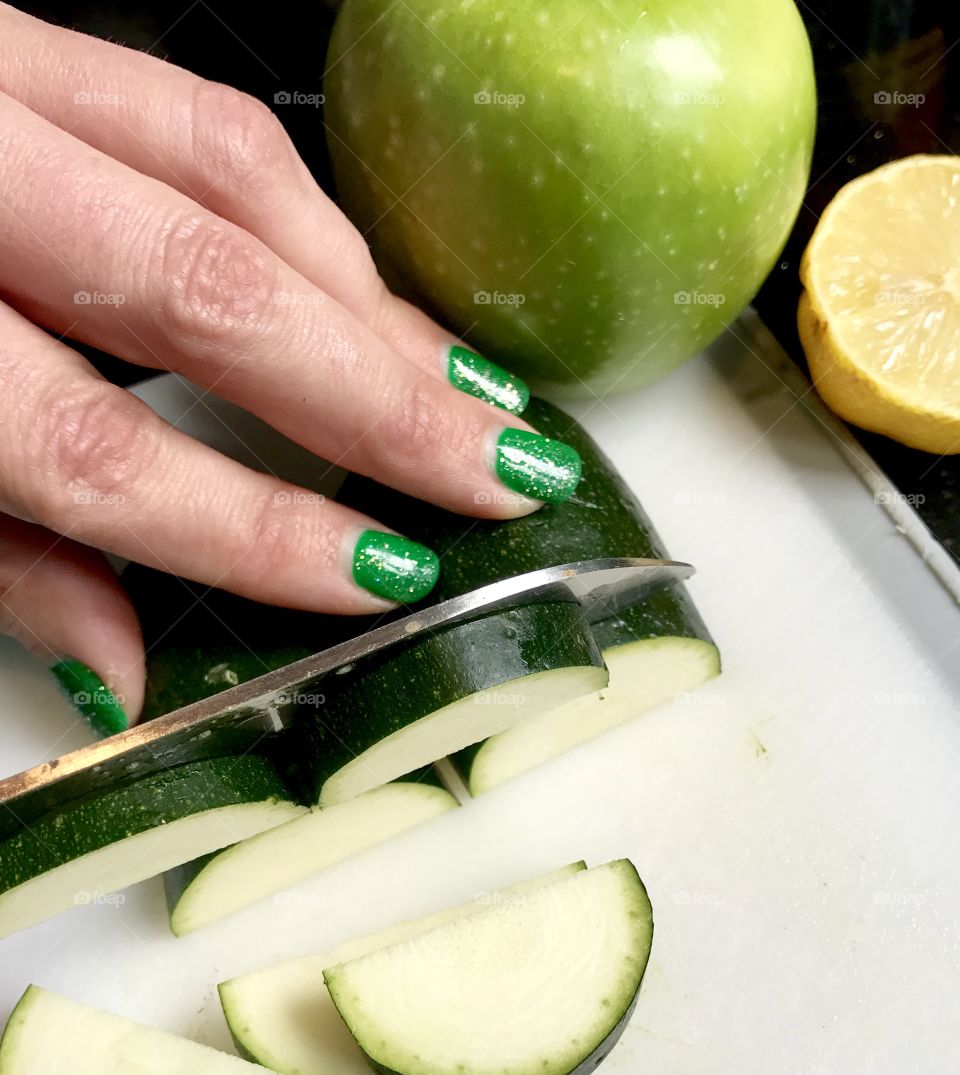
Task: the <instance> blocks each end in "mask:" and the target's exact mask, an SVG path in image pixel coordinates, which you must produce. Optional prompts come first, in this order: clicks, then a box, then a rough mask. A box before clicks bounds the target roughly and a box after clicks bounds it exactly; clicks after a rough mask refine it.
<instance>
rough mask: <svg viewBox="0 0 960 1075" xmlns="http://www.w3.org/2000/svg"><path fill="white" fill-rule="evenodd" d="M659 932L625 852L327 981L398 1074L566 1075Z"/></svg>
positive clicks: (601, 1032) (586, 1051) (609, 1039)
mask: <svg viewBox="0 0 960 1075" xmlns="http://www.w3.org/2000/svg"><path fill="white" fill-rule="evenodd" d="M652 932H653V921H652V917H651V915H650V905H649V902H648V900H647V896H646V892H645V891H644V888H643V884H642V883H641V881H640V879H639V877H638V876H637V873H636V870H635V869H634V868H633V866H632V865H631V864H630V863H629V862H627V861H626V860H620V861H618V862H612V863H608V864H607V865H606V866H598V867H596V868H595V869H592V870H586V871H585V872H583V873H579V874H577V875H575V876H574V877H571V878H568V879H567V880H565V881H560V882H558V883H557V884H554V885H549V886H547V887H545V888H538V889H536V890H534V891H533V892H529V893H527V894H525V895H523V896H521V897H519V898H517V899H516V900H514V901H511V902H504V903H501V904H498V905H496V906H493V907H489V908H487V909H485V910H484V911H482V912H480V913H479V914H474V915H468V916H467V917H466V918H461V919H459V920H457V921H455V922H451V923H449V924H447V925H445V926H441V927H440V928H438V929H434V930H431V931H429V932H427V933H423V934H421V935H419V936H417V937H414V938H412V939H409V940H406V941H403V942H401V943H399V944H394V945H391V946H390V947H388V948H381V949H379V950H377V951H375V952H371V953H369V954H368V955H365V956H361V957H359V958H355V959H353V960H351V961H350V962H347V963H343V964H340V965H339V966H335V967H330V968H328V969H327V970H325V971H324V979H325V980H326V982H327V987H328V989H329V991H330V995H331V997H332V998H333V1001H334V1003H335V1004H336V1006H337V1009H338V1010H339V1012H340V1014H341V1016H342V1017H343V1019H344V1021H345V1022H346V1023H347V1025H348V1026H349V1028H350V1031H351V1033H352V1034H353V1036H354V1038H356V1040H357V1043H358V1044H359V1045H360V1047H361V1048H362V1049H363V1051H364V1052H365V1053H366V1054H367V1056H368V1057H369V1058H370V1060H371V1061H372V1062H373V1064H374V1065H375V1066H378V1067H379V1069H385V1070H387V1071H391V1072H396V1073H398V1075H448V1073H454V1072H469V1073H470V1075H503V1073H504V1072H510V1075H569V1073H571V1072H575V1071H586V1068H587V1063H588V1062H589V1064H590V1066H591V1067H592V1066H593V1064H594V1063H595V1062H598V1058H602V1056H603V1055H605V1054H606V1051H608V1049H609V1048H610V1047H612V1044H613V1043H614V1042H615V1041H616V1039H617V1037H618V1036H619V1034H620V1033H621V1032H622V1029H623V1025H624V1022H625V1019H626V1017H627V1016H628V1014H629V1012H630V1011H631V1009H632V1006H633V1004H634V1001H635V999H636V996H637V992H638V990H639V987H640V981H641V979H642V977H643V972H644V969H645V967H646V963H647V958H648V955H649V951H650V941H651V937H652Z"/></svg>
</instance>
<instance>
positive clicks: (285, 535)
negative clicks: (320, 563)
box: [237, 493, 323, 578]
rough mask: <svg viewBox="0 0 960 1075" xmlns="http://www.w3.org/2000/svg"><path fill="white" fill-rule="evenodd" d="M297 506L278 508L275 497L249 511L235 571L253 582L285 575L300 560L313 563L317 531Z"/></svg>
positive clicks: (267, 498)
mask: <svg viewBox="0 0 960 1075" xmlns="http://www.w3.org/2000/svg"><path fill="white" fill-rule="evenodd" d="M311 514H312V513H310V512H308V511H304V510H303V508H302V506H300V505H296V506H294V505H291V504H289V503H284V504H281V503H280V501H279V500H278V498H277V496H276V494H275V493H271V494H270V495H269V496H265V497H262V498H261V499H260V501H259V502H258V503H256V504H255V505H254V507H253V508H252V514H251V517H250V523H249V527H248V529H247V537H246V540H245V545H246V552H245V555H244V557H243V560H242V562H241V563H240V564H238V565H237V566H238V567H242V569H243V572H244V574H251V575H252V576H254V577H257V578H263V577H270V574H271V573H274V574H275V573H276V572H278V571H279V572H285V571H286V570H287V568H288V567H289V566H290V565H291V564H293V563H297V562H298V561H302V560H303V559H304V557H310V562H317V561H316V556H317V553H318V551H319V552H321V553H323V550H322V549H317V548H316V547H314V546H316V545H317V528H316V527H315V526H314V525H312V524H311Z"/></svg>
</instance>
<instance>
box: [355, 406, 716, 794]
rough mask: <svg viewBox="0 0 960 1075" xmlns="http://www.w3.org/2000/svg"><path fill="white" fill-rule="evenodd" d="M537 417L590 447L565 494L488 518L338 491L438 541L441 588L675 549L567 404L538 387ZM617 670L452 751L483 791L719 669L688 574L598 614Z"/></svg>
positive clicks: (377, 493) (603, 644)
mask: <svg viewBox="0 0 960 1075" xmlns="http://www.w3.org/2000/svg"><path fill="white" fill-rule="evenodd" d="M524 418H525V419H527V420H528V421H529V422H530V423H531V424H532V425H533V426H534V427H535V428H536V429H538V430H540V432H542V433H544V434H545V435H546V436H549V437H554V438H557V439H560V440H563V441H564V442H565V443H567V444H570V445H571V446H572V447H574V448H575V449H576V450H577V452H578V453H579V454H580V457H581V459H582V461H583V477H582V478H581V481H580V485H579V487H578V489H577V492H576V493H575V494H574V495H573V496H572V497H571V498H570V499H569V500H567V501H566V502H565V503H562V504H546V505H544V507H542V508H541V509H540V510H539V511H538V512H537V513H536V514H535V515H530V516H526V517H524V518H520V519H512V520H508V521H506V522H493V521H477V520H476V519H464V518H463V517H461V516H457V515H453V514H451V513H449V512H445V511H442V510H440V509H438V508H433V507H430V506H428V505H423V504H416V507H415V509H414V507H413V503H412V502H411V501H410V500H409V498H407V497H404V496H403V495H402V494H399V493H396V492H393V491H391V490H386V489H383V488H382V487H380V486H378V485H376V483H374V482H372V481H370V480H369V479H366V478H357V477H354V476H351V477H349V478H348V479H347V481H346V482H345V483H344V486H343V488H342V490H341V492H340V494H339V497H338V499H340V500H341V501H343V502H344V503H346V504H348V505H349V506H351V507H354V508H357V509H358V510H360V511H374V512H376V513H377V516H378V518H380V519H381V520H382V521H383V522H384V523H386V524H387V525H389V526H393V527H395V528H401V527H402V528H403V529H404V532H405V533H407V534H409V536H410V537H412V538H414V539H416V540H417V541H422V542H424V543H425V544H427V545H429V546H430V547H431V548H433V549H434V550H435V551H436V552H437V554H438V555H439V556H440V558H441V562H442V564H443V570H442V573H441V576H440V580H439V582H438V584H437V586H436V587H435V589H434V591H433V594H432V595H431V596H432V597H433V598H435V599H436V600H443V599H445V598H448V597H453V596H456V595H457V594H460V593H465V592H467V591H469V590H472V589H475V588H476V587H479V586H484V585H486V584H487V583H490V582H495V581H497V580H499V579H502V578H506V577H509V576H511V575H517V574H520V573H522V572H525V571H534V570H536V569H537V568H541V567H549V566H553V565H556V564H563V563H570V562H573V561H576V560H587V559H597V558H602V557H617V556H638V557H649V558H652V559H668V558H669V556H668V553H667V551H666V549H665V547H664V544H663V542H662V540H661V539H660V537H659V535H658V534H657V532H656V530H655V529H654V527H653V524H652V523H651V521H650V519H649V518H648V516H647V515H646V513H645V512H644V510H643V508H642V507H641V505H640V502H639V501H638V500H637V498H636V496H635V495H634V494H633V492H632V491H631V490H630V488H629V487H628V486H627V485H626V483H625V482H624V481H623V479H622V478H621V477H620V475H619V473H618V472H617V470H616V468H615V467H614V465H613V463H612V462H611V461H610V460H609V459H608V458H607V456H606V455H604V453H603V452H602V451H601V449H600V448H599V447H598V445H597V444H596V443H595V441H594V440H593V439H592V438H591V437H590V436H589V435H588V434H587V433H586V431H585V430H583V429H582V428H581V426H580V425H579V424H578V423H577V422H576V421H575V420H574V419H573V418H571V417H570V416H569V415H567V414H565V413H564V412H563V411H562V410H560V409H559V408H558V407H554V406H553V405H551V404H549V403H546V402H544V401H543V400H539V399H532V400H531V401H530V404H529V406H528V408H527V410H526V411H525V412H524ZM592 630H593V635H594V638H595V639H596V642H597V645H598V646H599V648H600V650H601V652H602V655H603V659H604V662H605V663H606V664H607V667H608V669H609V673H610V681H609V685H608V686H607V687H605V688H604V689H603V690H602V691H601V692H599V693H594V694H592V695H585V696H581V697H579V698H576V699H575V698H573V697H572V696H571V698H570V699H567V700H565V704H564V705H562V706H561V707H559V708H557V709H555V710H551V711H547V712H543V713H541V714H530V715H529V717H528V718H527V719H525V720H523V721H522V722H521V723H519V724H517V725H516V726H515V727H514V728H512V729H511V730H509V731H506V732H504V733H502V734H500V735H498V736H496V737H494V738H492V739H488V740H487V741H486V742H482V743H477V744H475V745H473V746H472V747H469V748H467V749H465V750H464V751H463V752H461V753H458V754H457V755H456V756H455V757H454V758H452V759H451V760H452V761H453V764H454V766H455V767H456V768H457V769H458V770H459V772H460V774H461V776H462V777H463V779H464V782H465V783H466V785H467V787H468V789H469V790H470V791H471V793H473V794H477V793H479V792H481V791H485V790H487V789H489V788H492V787H494V786H496V785H497V784H500V783H502V782H503V781H504V780H506V779H509V778H510V777H512V776H516V775H518V774H519V773H522V772H525V771H526V770H528V769H531V768H533V767H534V766H536V765H539V764H541V763H542V762H545V761H547V760H549V759H550V758H552V757H555V756H556V755H557V754H560V753H562V752H563V751H565V750H568V749H570V748H571V747H573V746H575V745H576V744H578V743H581V742H585V741H587V740H589V739H592V738H594V737H595V736H597V735H599V734H601V733H602V732H604V731H606V730H607V729H609V728H612V727H615V726H616V725H619V724H622V723H624V722H625V721H627V720H629V719H631V718H632V717H634V716H637V715H639V714H640V713H642V712H644V711H646V710H648V709H651V708H653V707H654V706H657V705H660V704H662V703H663V702H666V701H669V700H670V699H671V698H674V697H675V696H676V695H677V694H679V693H682V692H684V691H690V690H693V689H694V688H695V687H697V686H699V685H700V684H701V683H703V682H704V681H705V680H707V679H709V678H711V677H712V676H715V675H717V674H718V673H719V671H720V655H719V651H718V650H717V647H716V646H715V645H714V643H713V640H712V639H711V637H710V634H709V632H708V631H707V628H706V626H705V624H704V622H703V620H702V619H701V617H700V615H699V613H698V612H697V609H696V607H695V606H694V604H693V601H692V600H691V598H690V595H689V592H688V591H687V589H686V587H685V586H683V585H675V586H672V587H670V588H669V589H664V590H660V591H658V592H657V593H654V594H651V595H650V596H649V597H647V598H645V599H644V600H643V601H642V602H640V603H638V604H636V605H633V606H631V607H629V608H626V609H623V610H622V611H621V612H620V613H619V614H618V615H616V616H613V617H610V618H609V619H606V620H603V621H602V622H600V623H597V624H594V625H593V628H592Z"/></svg>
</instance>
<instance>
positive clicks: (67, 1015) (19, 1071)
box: [0, 985, 264, 1075]
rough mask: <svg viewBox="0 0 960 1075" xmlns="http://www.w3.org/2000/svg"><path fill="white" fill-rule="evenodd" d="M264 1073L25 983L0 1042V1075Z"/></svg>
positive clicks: (249, 1074) (243, 1063)
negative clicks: (22, 992) (27, 985)
mask: <svg viewBox="0 0 960 1075" xmlns="http://www.w3.org/2000/svg"><path fill="white" fill-rule="evenodd" d="M257 1072H259V1073H260V1075H264V1069H263V1068H261V1067H255V1066H254V1065H253V1064H249V1063H247V1061H246V1060H240V1059H239V1058H238V1057H236V1056H229V1055H227V1054H226V1053H221V1052H218V1051H217V1050H216V1049H211V1048H210V1047H209V1046H207V1045H198V1044H197V1043H196V1042H192V1041H187V1040H186V1039H185V1038H178V1037H175V1036H174V1035H173V1034H167V1033H166V1032H165V1031H162V1030H154V1029H153V1028H152V1027H147V1026H142V1025H141V1024H140V1023H134V1022H131V1021H130V1020H128V1019H123V1018H121V1017H120V1016H119V1015H113V1014H112V1013H110V1012H104V1011H100V1010H99V1009H97V1008H91V1007H89V1006H87V1005H86V1004H78V1003H77V1001H75V1000H68V999H67V998H66V997H62V996H59V995H58V994H57V993H51V992H49V991H48V990H46V989H41V988H40V987H39V986H36V985H31V986H30V987H29V988H28V989H27V991H26V992H25V993H24V994H23V996H22V997H21V998H20V1001H19V1002H18V1004H17V1006H16V1007H15V1008H14V1009H13V1012H12V1014H11V1015H10V1019H9V1020H8V1022H7V1027H6V1030H5V1031H4V1032H3V1040H2V1041H0V1075H134V1073H136V1075H256V1073H257Z"/></svg>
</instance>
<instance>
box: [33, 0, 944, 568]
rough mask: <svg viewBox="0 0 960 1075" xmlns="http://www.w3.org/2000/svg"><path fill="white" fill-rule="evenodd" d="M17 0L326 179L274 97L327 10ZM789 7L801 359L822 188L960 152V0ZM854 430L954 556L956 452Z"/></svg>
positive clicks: (766, 299)
mask: <svg viewBox="0 0 960 1075" xmlns="http://www.w3.org/2000/svg"><path fill="white" fill-rule="evenodd" d="M505 2H509V0H505ZM718 2H720V0H718ZM727 2H730V3H736V0H727ZM17 6H18V7H20V8H21V9H23V10H24V11H28V12H30V13H31V14H34V15H37V16H39V17H41V18H45V19H47V20H49V21H51V22H56V23H60V24H62V25H67V26H71V27H73V28H75V29H78V30H84V31H86V32H88V33H93V34H97V35H99V36H101V37H106V38H110V39H112V40H116V41H120V42H122V43H124V44H126V45H129V46H131V47H133V48H139V49H142V50H144V51H148V52H151V53H153V54H154V55H157V56H162V57H164V58H165V59H169V60H171V61H172V62H174V63H176V64H179V65H180V66H182V67H186V68H188V69H190V70H191V71H194V72H196V73H197V74H200V75H203V76H204V77H206V78H210V79H215V80H217V81H220V82H226V83H229V84H231V85H234V86H237V87H239V88H240V89H243V90H245V91H246V92H248V93H250V94H252V95H253V96H255V97H259V98H260V99H261V100H263V101H266V102H267V103H268V104H270V105H271V106H273V107H274V109H275V111H276V112H277V114H278V115H279V116H280V118H281V119H282V120H283V121H284V123H285V124H286V126H287V129H288V131H289V132H290V135H291V137H292V138H293V140H294V142H295V143H296V145H297V147H298V149H299V151H300V154H301V156H302V157H303V158H304V160H305V161H306V162H307V164H308V165H309V166H310V168H311V169H312V171H313V173H314V175H315V176H316V177H317V180H318V181H319V182H320V184H321V185H322V186H324V187H325V188H326V189H328V190H330V189H331V186H332V185H331V180H330V171H329V165H328V161H327V158H326V149H325V143H324V138H323V132H322V123H321V117H320V115H319V114H318V113H316V112H314V110H313V109H307V108H289V109H284V107H283V105H282V104H276V105H274V95H275V94H276V93H278V92H282V91H287V92H290V91H293V90H299V91H301V92H304V93H319V92H321V89H322V75H323V60H324V53H325V49H326V42H327V39H328V37H329V32H330V27H331V25H332V22H333V15H332V13H331V12H330V10H329V9H328V8H326V7H325V6H324V5H323V4H322V3H321V2H320V0H312V2H311V3H309V4H303V5H292V4H283V3H277V4H269V5H252V4H251V5H244V8H243V9H241V7H240V6H239V5H236V4H224V5H223V6H222V7H220V5H219V4H217V5H216V6H212V5H210V4H208V3H206V2H205V0H196V2H192V3H191V0H179V2H177V3H162V2H161V3H150V4H146V3H138V2H136V0H131V2H119V0H118V2H113V3H104V2H102V0H101V2H100V3H99V4H96V5H94V4H93V3H89V4H87V3H65V2H64V3H56V2H53V3H30V2H23V0H21V2H20V3H18V4H17ZM798 7H799V9H800V11H801V14H802V15H803V18H804V21H805V23H806V25H807V30H808V32H809V34H810V39H811V41H812V43H813V51H814V58H815V63H816V69H817V82H818V92H819V102H820V120H819V127H818V134H817V145H816V151H815V156H814V164H813V169H812V174H811V186H810V190H809V191H808V194H807V197H806V199H805V203H804V207H803V208H802V209H801V212H800V217H799V219H798V221H797V225H796V228H795V230H794V234H793V236H792V238H791V239H790V241H789V243H788V244H787V248H786V250H785V251H784V254H783V257H782V258H781V261H780V264H779V265H778V267H777V268H775V269H774V271H773V273H772V274H771V276H770V278H769V279H768V281H767V282H766V284H765V285H764V287H763V288H762V290H761V292H760V294H759V295H758V297H757V300H756V305H757V308H758V309H759V311H760V313H761V315H762V316H763V318H764V320H765V321H766V322H767V324H768V325H769V326H770V327H771V329H772V330H773V331H774V333H775V334H776V335H777V337H778V338H779V339H780V341H781V342H782V343H783V344H784V346H785V347H786V348H787V350H788V351H789V352H790V353H791V354H792V355H793V357H794V358H795V359H796V361H797V362H798V363H799V364H800V365H801V366H802V365H803V364H804V363H803V354H802V351H801V350H800V346H799V342H798V340H797V335H796V328H795V321H794V317H795V311H796V303H797V298H798V296H799V293H800V286H799V282H798V279H797V266H798V264H799V258H800V254H801V253H802V251H803V248H804V246H805V245H806V242H807V240H808V239H809V237H810V235H811V233H812V231H813V228H814V226H815V224H816V221H817V219H818V217H819V214H820V213H821V212H822V210H823V208H824V207H825V206H826V204H827V202H829V200H830V199H831V198H832V197H833V195H834V194H835V193H836V192H837V190H838V189H839V188H840V187H841V186H842V185H843V184H844V183H846V182H847V181H848V180H850V179H852V178H854V177H855V176H856V175H859V174H860V173H862V172H865V171H869V170H870V169H872V168H875V167H876V166H878V165H880V164H883V163H885V162H886V161H888V160H892V159H894V158H897V157H902V156H906V155H908V154H911V153H957V152H960V4H958V2H957V0H945V2H943V3H937V2H933V0H915V2H910V0H834V2H832V3H826V2H823V0H817V2H812V3H805V2H803V0H798ZM878 93H881V94H882V93H887V94H890V95H891V96H893V95H894V94H896V93H900V94H909V95H918V96H919V97H920V98H922V103H919V104H916V105H914V104H908V105H897V104H895V103H886V102H885V101H884V100H883V99H880V100H878V99H877V96H876V95H877V94H878ZM958 255H960V252H958ZM85 350H86V353H87V354H88V355H89V356H90V357H91V358H92V359H93V360H94V361H95V362H96V364H97V365H98V366H99V368H100V369H101V370H103V372H104V373H105V374H107V376H110V377H111V378H112V379H114V380H116V381H118V382H120V383H130V382H132V381H136V380H139V379H141V378H142V377H143V376H144V374H143V370H142V369H140V368H137V367H130V366H127V365H126V364H125V363H122V362H119V361H118V360H116V359H112V358H110V357H108V356H103V355H99V354H97V353H95V352H91V351H90V350H89V349H85ZM854 433H855V435H856V436H857V437H858V439H859V440H860V441H861V443H862V444H863V445H864V447H865V448H866V449H867V450H868V451H869V452H870V453H871V454H872V455H873V457H874V458H875V459H876V460H877V462H878V463H879V465H880V466H881V467H882V468H883V469H884V470H885V471H886V472H887V473H888V474H889V475H890V477H891V478H892V479H893V481H894V482H895V483H896V484H897V485H898V486H899V487H900V489H901V490H902V491H903V492H904V493H907V494H912V495H913V496H914V497H915V498H916V500H917V504H918V511H919V512H920V514H921V515H922V516H923V518H924V520H925V521H926V523H927V525H928V526H929V527H930V528H931V529H932V530H933V531H934V533H935V534H936V535H937V537H938V538H939V539H940V540H941V541H942V542H943V544H944V545H945V546H946V547H947V548H948V549H949V550H950V552H951V553H952V554H953V556H954V557H955V558H956V559H957V560H958V562H960V456H952V457H945V458H938V457H936V456H932V455H927V454H925V453H923V452H916V451H912V450H910V449H908V448H904V447H902V446H900V445H897V444H894V443H893V442H892V441H889V440H887V439H886V438H884V437H879V436H874V435H872V434H867V433H862V432H860V431H858V430H854Z"/></svg>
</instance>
